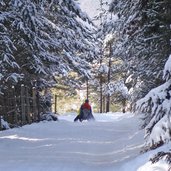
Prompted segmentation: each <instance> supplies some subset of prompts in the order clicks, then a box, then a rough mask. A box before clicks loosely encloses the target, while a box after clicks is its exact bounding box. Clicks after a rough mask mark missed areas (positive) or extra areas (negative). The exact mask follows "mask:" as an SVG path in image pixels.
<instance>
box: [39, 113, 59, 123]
mask: <svg viewBox="0 0 171 171" xmlns="http://www.w3.org/2000/svg"><path fill="white" fill-rule="evenodd" d="M40 120H41V121H44V120H47V121H57V120H58V116H57V115H56V114H54V113H51V112H47V113H42V114H41V115H40Z"/></svg>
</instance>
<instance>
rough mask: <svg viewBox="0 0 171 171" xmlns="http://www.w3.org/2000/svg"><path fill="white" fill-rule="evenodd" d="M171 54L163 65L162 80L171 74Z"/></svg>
mask: <svg viewBox="0 0 171 171" xmlns="http://www.w3.org/2000/svg"><path fill="white" fill-rule="evenodd" d="M170 66H171V55H170V56H169V58H168V60H167V62H166V64H165V66H164V70H163V79H164V80H166V81H167V80H168V79H169V78H170V75H171V67H170Z"/></svg>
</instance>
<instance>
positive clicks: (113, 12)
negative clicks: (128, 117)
mask: <svg viewBox="0 0 171 171" xmlns="http://www.w3.org/2000/svg"><path fill="white" fill-rule="evenodd" d="M99 4H100V6H99V8H97V15H96V16H95V17H94V19H93V20H92V19H91V18H90V17H89V16H88V14H87V13H85V12H83V10H82V9H81V8H80V5H79V2H78V1H77V0H0V115H1V122H0V128H1V130H4V129H6V127H5V126H4V125H3V121H6V122H8V124H9V127H10V128H14V127H18V126H23V125H26V124H31V123H34V122H40V121H42V120H44V119H48V118H49V117H50V118H51V119H52V120H58V116H57V115H56V114H60V113H66V112H71V111H72V112H73V111H74V112H75V111H77V110H78V109H79V106H80V105H81V103H82V102H83V101H84V100H85V99H90V101H91V103H92V104H93V109H94V112H96V113H109V112H117V111H120V112H123V113H125V112H132V113H136V114H141V119H142V122H141V129H143V130H145V140H146V144H145V147H144V151H149V150H151V149H155V148H157V147H159V146H161V145H163V144H165V143H166V142H168V141H170V139H171V121H170V116H171V44H170V40H171V1H170V0H111V1H107V0H99ZM94 20H95V21H98V23H99V24H95V22H94ZM73 104H74V105H73ZM159 130H160V131H159ZM156 135H157V136H156ZM167 155H168V153H166V154H165V153H164V154H163V155H162V156H159V158H160V157H161V158H162V157H163V156H167ZM166 158H167V157H166ZM155 159H156V160H158V158H157V157H156V158H155ZM155 159H154V160H155ZM169 160H170V161H171V159H170V158H169Z"/></svg>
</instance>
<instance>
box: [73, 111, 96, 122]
mask: <svg viewBox="0 0 171 171" xmlns="http://www.w3.org/2000/svg"><path fill="white" fill-rule="evenodd" d="M78 120H79V121H80V122H82V121H83V120H95V119H94V116H93V114H92V113H91V114H89V115H88V117H87V118H86V119H84V118H82V115H80V114H79V115H77V117H76V118H75V119H74V122H76V121H78Z"/></svg>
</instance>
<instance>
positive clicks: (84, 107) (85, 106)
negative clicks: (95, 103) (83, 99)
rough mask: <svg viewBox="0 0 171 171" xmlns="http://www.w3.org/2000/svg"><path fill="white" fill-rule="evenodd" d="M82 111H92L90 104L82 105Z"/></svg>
mask: <svg viewBox="0 0 171 171" xmlns="http://www.w3.org/2000/svg"><path fill="white" fill-rule="evenodd" d="M82 109H88V110H91V106H90V105H89V103H84V104H83V105H82Z"/></svg>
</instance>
